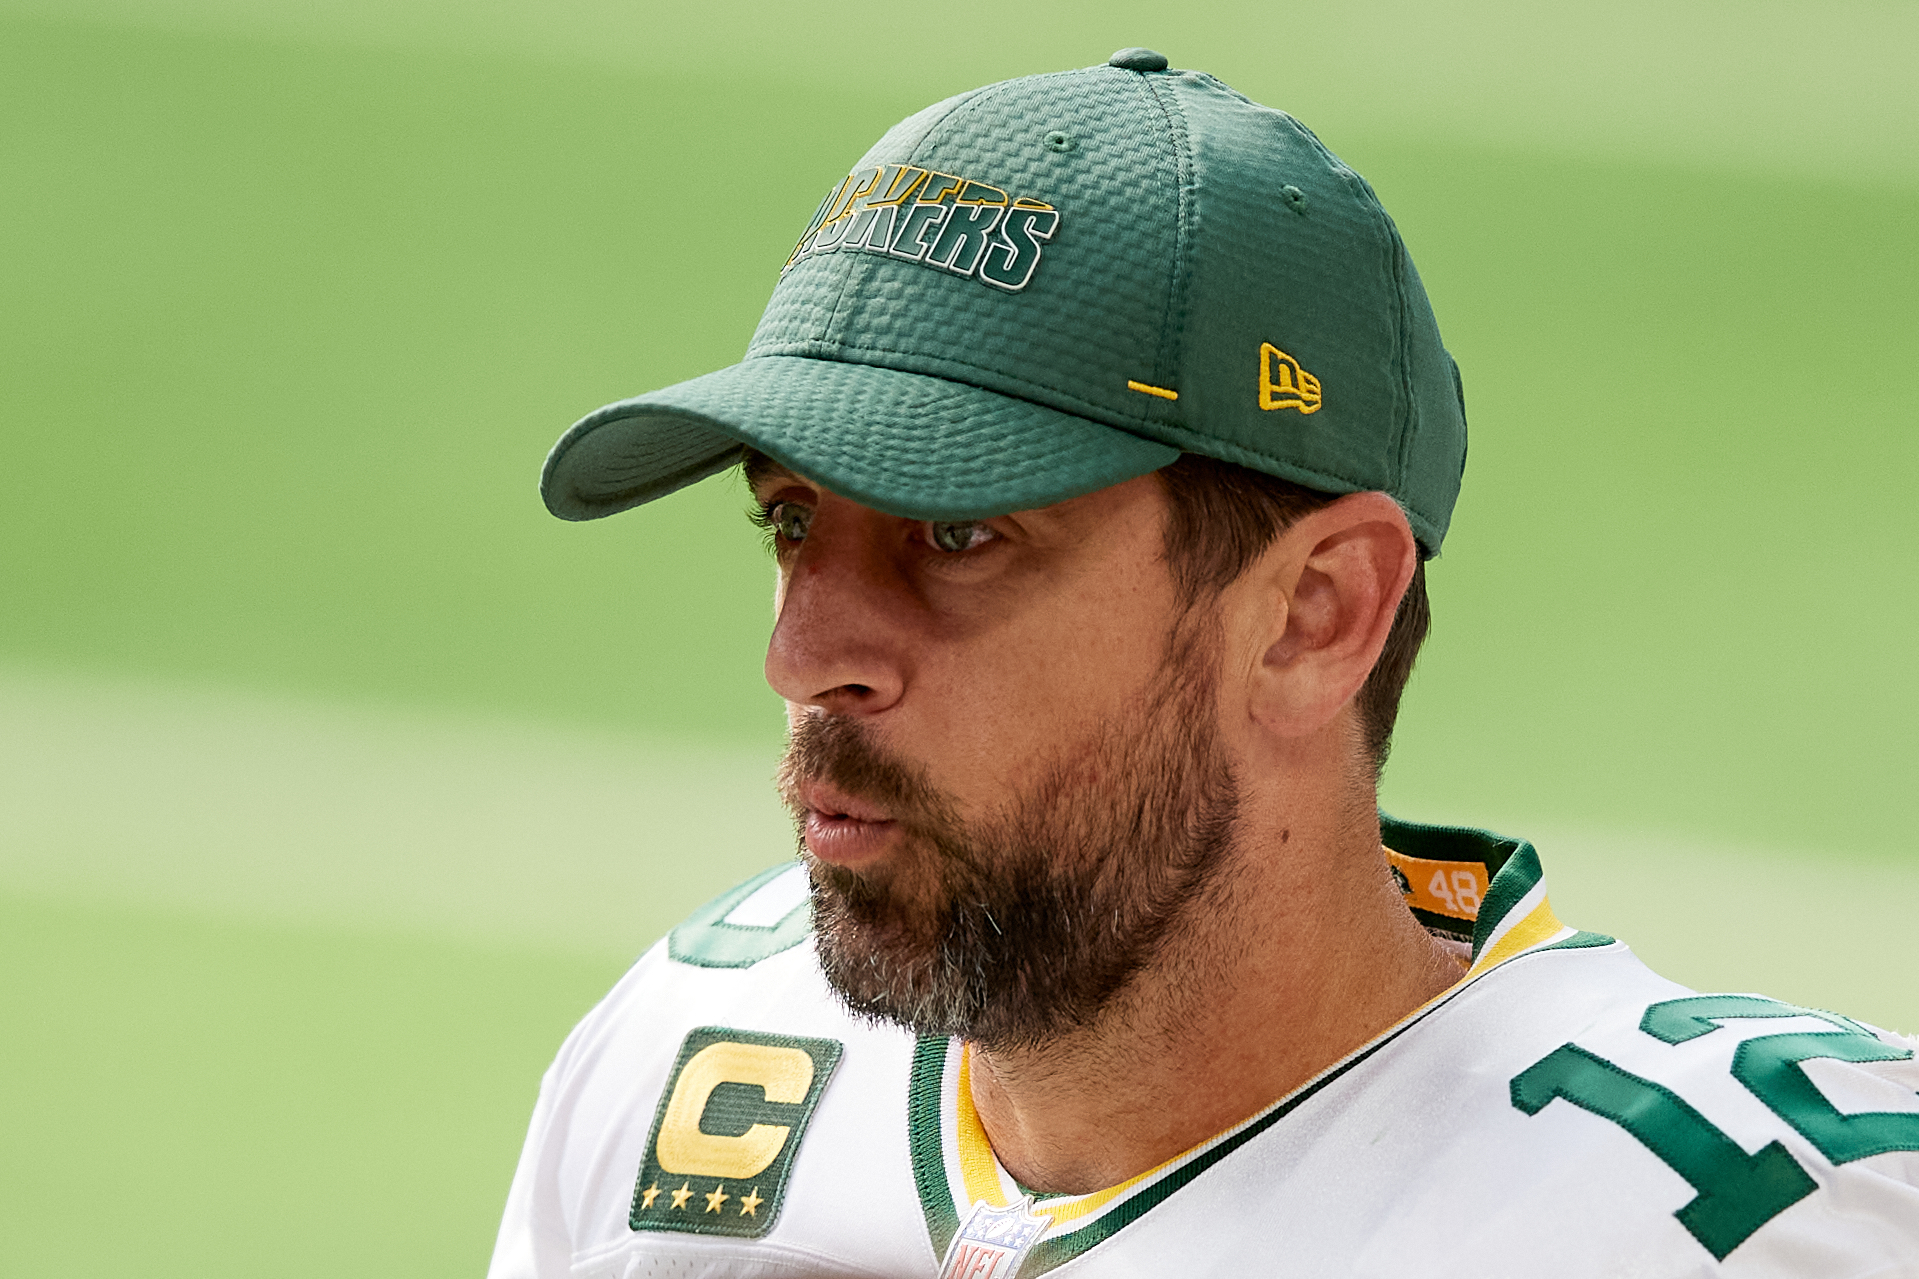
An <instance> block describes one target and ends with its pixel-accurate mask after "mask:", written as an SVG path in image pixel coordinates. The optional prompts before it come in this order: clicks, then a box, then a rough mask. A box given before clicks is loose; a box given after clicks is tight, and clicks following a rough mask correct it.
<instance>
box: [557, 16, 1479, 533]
mask: <svg viewBox="0 0 1919 1279" xmlns="http://www.w3.org/2000/svg"><path fill="white" fill-rule="evenodd" d="M742 445H747V446H750V447H752V448H754V449H757V450H759V451H761V452H763V453H765V454H767V455H768V456H769V457H772V458H774V459H775V460H777V461H779V462H781V463H783V464H784V465H786V466H787V467H789V468H791V469H792V470H793V471H795V472H797V473H799V474H802V475H805V476H807V477H809V478H810V479H813V480H815V481H817V482H819V483H821V484H824V485H825V486H826V487H828V488H830V489H832V490H833V491H835V492H837V493H840V494H842V495H844V496H846V497H849V498H852V499H853V500H855V501H858V502H861V503H863V504H865V505H868V506H871V507H874V508H876V509H878V510H882V511H886V512H889V513H891V514H895V515H902V516H909V517H912V518H916V519H937V520H965V519H976V518H981V517H984V516H990V515H1001V514H1005V513H1006V512H1009V511H1016V510H1027V509H1031V508H1034V507H1040V506H1047V505H1050V504H1052V503H1054V502H1059V501H1063V500H1065V499H1066V498H1069V497H1075V496H1078V495H1079V494H1082V493H1089V492H1092V491H1093V490H1095V489H1100V488H1104V487H1106V486H1108V485H1111V484H1117V483H1119V482H1120V481H1122V480H1126V479H1130V478H1132V477H1134V476H1137V475H1143V474H1145V473H1147V472H1149V471H1153V470H1157V469H1158V468H1160V467H1162V466H1165V465H1167V464H1168V463H1170V462H1172V461H1173V460H1174V459H1175V458H1177V457H1178V456H1179V454H1180V453H1182V452H1192V453H1202V454H1205V455H1207V456H1209V457H1214V458H1218V459H1220V460H1222V461H1227V462H1233V463H1237V464H1238V465H1241V466H1246V467H1250V468H1252V469H1254V470H1258V471H1264V472H1267V473H1269V474H1272V475H1277V476H1281V477H1283V478H1285V479H1288V480H1292V481H1294V482H1296V483H1299V484H1304V485H1307V486H1309V487H1311V488H1315V489H1321V490H1324V491H1328V492H1334V493H1350V492H1359V491H1362V490H1379V491H1383V492H1385V493H1388V494H1390V495H1391V496H1392V497H1393V498H1395V499H1396V500H1397V501H1398V502H1399V504H1400V506H1401V507H1402V508H1404V510H1405V512H1406V515H1407V519H1408V521H1409V522H1410V523H1411V525H1412V528H1413V532H1414V535H1415V536H1416V537H1417V538H1418V539H1419V541H1420V544H1421V546H1422V548H1423V550H1424V552H1425V553H1426V554H1428V555H1431V554H1435V553H1437V551H1438V550H1439V545H1440V542H1441V541H1442V540H1443V539H1444V537H1445V535H1446V526H1447V523H1448V522H1449V520H1450V519H1451V516H1452V509H1453V502H1454V500H1455V498H1457V496H1458V494H1459V482H1460V476H1461V473H1462V472H1463V470H1464V468H1465V462H1466V416H1465V407H1464V399H1463V393H1462V391H1461V388H1460V381H1459V372H1458V369H1457V367H1456V366H1455V365H1454V363H1453V361H1452V358H1451V357H1450V356H1449V355H1448V354H1447V352H1446V349H1445V347H1444V346H1442V345H1441V343H1440V338H1439V327H1438V325H1437V323H1436V322H1435V320H1434V319H1433V313H1432V308H1431V306H1430V305H1429V304H1428V302H1427V300H1426V293H1425V290H1424V288H1423V287H1422V286H1421V285H1420V282H1419V275H1418V273H1417V272H1416V271H1414V270H1413V264H1412V261H1411V259H1410V258H1409V257H1408V256H1407V253H1406V248H1405V245H1404V244H1403V243H1401V241H1400V238H1399V232H1398V230H1397V229H1396V228H1395V227H1394V226H1393V222H1392V219H1391V218H1389V217H1387V216H1386V212H1385V210H1384V209H1382V208H1381V207H1380V204H1379V201H1378V199H1377V197H1375V196H1374V194H1373V191H1372V188H1371V187H1369V186H1368V185H1367V184H1366V182H1365V180H1364V179H1362V178H1361V177H1360V176H1359V175H1358V174H1356V173H1354V172H1353V171H1352V170H1351V169H1349V168H1347V167H1346V166H1345V165H1344V164H1342V163H1340V161H1339V160H1338V159H1337V158H1336V157H1335V156H1334V155H1333V154H1332V153H1331V152H1330V151H1328V150H1327V149H1326V148H1325V147H1324V146H1323V145H1322V144H1321V143H1320V141H1319V139H1318V138H1316V137H1314V136H1313V134H1312V133H1311V132H1310V131H1309V130H1308V129H1307V128H1306V127H1305V126H1304V125H1302V124H1300V123H1299V122H1298V121H1297V120H1295V119H1293V118H1292V117H1291V116H1289V115H1287V114H1286V113H1284V112H1282V111H1275V110H1273V109H1271V108H1269V107H1263V106H1260V105H1259V104H1258V103H1255V102H1252V101H1251V100H1249V99H1247V98H1245V97H1243V96H1242V95H1240V94H1238V93H1235V92H1234V91H1233V90H1231V89H1229V88H1227V87H1226V86H1225V85H1224V84H1221V83H1220V82H1219V81H1218V80H1215V79H1214V78H1212V77H1211V76H1209V75H1206V74H1204V73H1201V72H1197V71H1176V70H1170V69H1168V67H1167V63H1166V59H1165V58H1164V57H1162V56H1161V55H1159V54H1157V53H1154V52H1152V51H1151V50H1148V49H1123V50H1121V51H1120V52H1118V53H1116V54H1114V55H1113V57H1112V59H1111V60H1110V61H1109V62H1107V63H1106V65H1104V66H1098V67H1089V68H1086V69H1083V70H1078V71H1065V72H1059V73H1055V74H1051V75H1037V76H1026V77H1023V78H1021V79H1017V80H1007V81H1003V82H1001V83H999V84H994V85H988V86H987V87H986V88H983V89H976V90H974V91H973V92H971V93H963V94H961V95H959V96H958V97H955V98H949V99H947V100H946V101H944V102H941V103H938V104H936V105H934V106H931V107H928V108H927V109H926V110H924V111H921V112H919V113H918V114H916V115H913V116H909V117H908V118H907V119H905V120H903V121H901V122H900V123H899V124H897V125H895V126H894V127H893V128H892V129H890V130H889V131H888V132H887V134H886V136H884V137H883V138H881V139H880V140H879V142H877V143H876V144H875V145H874V146H873V148H872V150H870V151H868V152H867V153H866V155H865V156H864V157H863V158H862V159H861V160H860V162H859V163H858V164H857V165H855V166H854V167H853V170H852V172H851V173H849V174H848V175H847V176H846V177H844V178H842V179H839V180H837V181H835V182H834V183H833V185H832V186H831V188H830V189H829V190H828V191H827V193H826V198H825V199H824V200H822V201H821V202H820V205H819V208H818V210H817V211H816V212H815V213H814V215H813V218H812V221H811V222H810V223H809V224H808V226H807V227H806V228H805V230H804V232H803V234H802V235H801V236H800V239H799V242H798V244H797V245H796V246H795V248H794V250H793V254H792V256H791V258H790V259H789V260H788V262H787V264H786V266H785V268H784V269H783V270H782V271H781V273H780V279H779V283H778V284H777V285H776V286H775V287H774V289H773V296H772V299H771V301H769V302H768V303H767V307H766V313H765V314H764V315H763V316H762V317H761V319H760V324H759V329H758V331H757V332H755V333H754V335H753V340H752V343H751V344H750V345H749V346H748V347H747V351H746V357H745V358H744V359H742V360H741V361H740V362H739V363H738V364H735V365H732V366H731V367H728V368H724V369H720V370H718V371H717V372H713V373H708V374H706V375H705V376H703V377H697V378H694V379H692V380H691V381H688V382H681V383H679V384H678V385H676V386H669V387H667V388H665V389H663V390H658V391H651V392H648V393H647V394H645V395H640V396H637V397H635V398H633V399H628V400H621V401H620V402H618V403H616V404H609V405H607V406H606V407H605V408H603V409H600V410H598V411H597V412H595V413H592V414H589V415H588V416H587V417H585V418H583V419H582V420H581V421H579V422H577V423H575V424H574V426H573V427H572V428H571V429H570V430H568V431H567V432H566V434H565V435H564V436H562V437H561V438H560V441H559V443H558V444H556V445H555V446H554V447H553V451H552V453H551V454H550V455H549V456H548V457H547V460H546V468H545V471H544V472H543V474H542V475H541V480H540V490H541V494H542V496H543V497H544V498H545V500H546V504H547V508H548V509H549V510H551V511H552V512H553V513H554V514H555V515H558V516H560V517H561V518H562V519H569V520H586V519H594V518H597V517H599V516H602V515H611V514H613V513H614V512H616V511H622V510H625V509H627V508H628V507H632V506H638V505H640V504H641V503H643V502H648V501H651V500H652V499H654V498H656V497H662V496H664V495H666V494H668V493H671V492H673V491H675V490H676V489H679V488H682V487H684V486H685V485H688V484H691V483H693V482H694V481H696V480H699V479H701V478H703V477H705V476H708V475H711V474H714V473H716V472H718V471H721V470H724V469H725V468H726V467H728V466H729V465H731V464H732V463H733V462H734V461H736V460H737V458H738V457H739V453H740V447H741V446H742Z"/></svg>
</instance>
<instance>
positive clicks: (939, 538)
mask: <svg viewBox="0 0 1919 1279" xmlns="http://www.w3.org/2000/svg"><path fill="white" fill-rule="evenodd" d="M998 536H999V534H997V533H995V532H994V531H993V530H992V529H990V528H988V527H986V525H984V524H982V523H980V522H979V521H978V520H962V521H959V522H957V523H942V522H940V521H938V520H934V521H930V522H928V524H927V525H926V540H927V541H929V542H931V543H932V544H933V545H934V546H936V547H938V548H939V549H940V550H942V551H946V552H948V553H949V554H951V553H957V552H959V551H970V550H972V549H973V548H974V547H976V546H984V545H986V543H988V542H990V541H992V540H993V539H994V538H996V537H998Z"/></svg>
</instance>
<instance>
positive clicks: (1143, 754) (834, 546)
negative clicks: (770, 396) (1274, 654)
mask: <svg viewBox="0 0 1919 1279" xmlns="http://www.w3.org/2000/svg"><path fill="white" fill-rule="evenodd" d="M754 489H755V495H756V497H757V498H758V499H759V501H760V504H761V505H762V507H763V508H764V510H765V511H766V514H767V516H768V523H769V524H770V528H771V535H772V538H773V544H774V549H775V553H776V555H777V557H778V559H779V564H780V591H779V599H778V612H779V619H778V622H777V624H776V626H775V629H774V633H773V638H772V642H771V645H770V647H769V650H768V654H767V677H768V680H769V682H771V683H772V685H773V686H774V688H775V689H777V690H778V691H779V692H780V693H781V695H782V696H784V697H785V698H786V700H787V706H788V715H789V727H790V731H791V745H790V748H789V751H788V755H787V759H786V762H785V764H784V766H783V768H782V777H781V781H782V789H783V791H784V793H785V795H786V798H787V801H788V803H789V804H790V805H791V806H792V808H793V810H794V813H795V816H796V818H797V819H798V820H799V822H800V826H801V836H802V842H803V845H804V850H805V854H806V856H807V860H808V862H809V865H810V867H811V870H812V874H813V880H814V888H815V897H814V912H815V922H816V933H817V937H818V944H819V949H820V954H821V958H822V962H823V965H824V967H825V970H826V973H827V976H828V977H829V979H830V980H831V981H832V982H833V984H834V985H835V987H836V988H837V989H839V991H840V992H841V994H842V995H843V996H844V997H845V998H846V999H847V1000H848V1002H849V1003H850V1004H851V1005H852V1006H853V1007H854V1008H855V1009H857V1010H860V1011H864V1012H868V1013H871V1014H873V1015H876V1016H881V1017H886V1018H889V1019H892V1020H895V1021H899V1022H902V1023H905V1024H907V1025H909V1026H911V1027H913V1028H914V1029H916V1030H919V1031H921V1032H922V1033H932V1034H958V1035H962V1036H964V1037H966V1038H968V1039H971V1040H973V1041H975V1042H979V1043H982V1044H985V1045H986V1046H989V1047H1011V1046H1016V1045H1031V1044H1036V1043H1039V1042H1043V1041H1044V1040H1046V1039H1049V1038H1051V1037H1052V1036H1054V1035H1056V1034H1058V1033H1061V1032H1063V1031H1066V1030H1070V1029H1074V1028H1077V1027H1081V1026H1085V1025H1088V1024H1090V1023H1091V1022H1092V1021H1094V1020H1095V1018H1096V1017H1097V1015H1098V1013H1099V1012H1100V1011H1101V1009H1103V1008H1104V1007H1106V1006H1107V1004H1108V1003H1109V1001H1110V1000H1111V999H1112V997H1113V996H1114V995H1115V994H1116V993H1117V992H1118V991H1119V990H1121V989H1123V988H1124V986H1125V985H1126V983H1127V981H1128V980H1129V979H1130V978H1131V977H1132V976H1133V975H1134V974H1135V973H1137V972H1138V971H1139V970H1140V969H1141V968H1142V967H1143V966H1145V965H1146V964H1148V963H1150V962H1151V961H1152V959H1153V957H1154V956H1155V955H1156V954H1157V953H1158V951H1159V949H1160V947H1161V946H1162V945H1163V943H1164V942H1165V941H1166V939H1167V938H1168V937H1169V936H1171V935H1173V934H1174V933H1175V932H1176V931H1177V930H1178V929H1179V927H1180V926H1181V924H1182V922H1183V921H1184V920H1185V919H1186V918H1187V917H1188V916H1189V915H1190V913H1191V911H1192V909H1193V906H1194V903H1195V902H1197V901H1198V899H1199V898H1200V897H1201V895H1202V894H1203V892H1204V890H1205V888H1206V887H1207V886H1208V885H1209V884H1210V883H1211V882H1212V881H1213V880H1214V878H1215V877H1216V876H1217V874H1218V872H1219V871H1220V870H1221V868H1222V867H1223V866H1224V864H1225V863H1226V862H1227V861H1228V860H1229V856H1230V851H1231V848H1232V840H1231V835H1232V825H1233V819H1234V815H1235V810H1236V794H1235V790H1234V786H1233V779H1232V770H1231V767H1230V763H1229V761H1228V759H1227V758H1226V755H1225V752H1224V750H1223V748H1222V745H1221V740H1220V733H1219V702H1218V697H1217V688H1218V679H1217V669H1216V668H1217V664H1218V649H1219V643H1218V635H1217V629H1216V626H1215V624H1214V620H1213V618H1212V616H1211V614H1210V612H1209V611H1208V610H1207V609H1206V607H1205V606H1202V607H1201V608H1199V609H1196V610H1193V611H1192V612H1190V613H1188V612H1186V611H1184V610H1182V609H1181V608H1180V606H1179V604H1178V601H1177V598H1176V595H1175V592H1174V589H1173V583H1172V580H1171V578H1170V576H1169V574H1168V572H1167V568H1166V564H1165V560H1164V554H1163V523H1164V514H1165V511H1164V497H1163V493H1162V490H1161V487H1160V485H1159V483H1158V481H1157V480H1156V479H1154V478H1153V477H1151V476H1147V477H1144V478H1141V479H1137V480H1133V481H1129V482H1127V483H1125V484H1121V485H1118V486H1115V487H1113V488H1109V489H1105V490H1102V491H1100V492H1097V493H1093V494H1089V495H1088V496H1086V497H1082V498H1076V499H1073V500H1071V501H1068V502H1063V503H1060V504H1059V505H1056V506H1052V507H1048V508H1045V509H1043V510H1038V511H1028V512H1018V513H1015V514H1012V515H1008V516H1005V517H1001V518H997V519H990V520H984V521H980V522H978V523H967V524H929V523H927V522H924V521H914V520H906V519H901V518H898V517H895V516H889V515H885V514H883V513H881V512H878V511H875V510H872V509H870V508H868V507H864V506H860V505H858V504H857V503H854V502H852V501H849V500H847V499H845V498H842V497H839V496H837V495H835V494H833V493H831V492H829V491H827V490H826V489H824V488H823V487H821V486H819V485H817V484H814V483H811V482H810V481H807V480H805V479H802V478H800V477H798V476H794V475H791V474H789V473H787V472H785V471H782V470H778V469H771V470H766V469H760V468H756V469H755V475H754Z"/></svg>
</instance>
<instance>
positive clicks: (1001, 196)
mask: <svg viewBox="0 0 1919 1279" xmlns="http://www.w3.org/2000/svg"><path fill="white" fill-rule="evenodd" d="M1058 230H1059V210H1058V209H1056V208H1054V207H1053V206H1052V205H1050V204H1046V203H1044V202H1043V201H1040V200H1029V199H1027V198H1025V197H1024V196H1020V197H1013V196H1009V195H1008V194H1007V193H1006V191H1004V190H1003V189H1001V188H1000V187H996V186H993V185H991V184H990V183H986V182H976V181H974V180H973V179H972V178H964V177H961V176H960V175H958V174H956V173H940V172H938V171H937V170H934V169H920V168H915V167H914V166H912V165H910V164H883V165H874V166H873V167H871V168H866V169H859V170H857V171H855V172H853V173H850V174H848V175H847V176H846V179H845V181H843V182H841V183H840V184H839V185H838V186H836V187H834V188H833V189H832V190H831V191H829V192H828V193H827V195H826V199H824V200H822V201H821V202H820V207H819V208H818V209H817V210H816V211H815V212H814V214H813V221H812V222H811V223H810V224H808V226H807V228H806V234H805V235H802V236H801V237H800V242H799V244H798V246H796V247H795V248H794V250H793V256H792V257H790V258H788V259H787V261H786V266H785V267H784V268H783V269H782V270H781V272H780V274H781V275H784V274H786V272H787V271H790V270H792V269H793V268H794V267H795V266H797V265H799V264H800V263H801V262H804V261H806V259H808V258H811V257H817V256H819V255H820V254H822V253H847V252H852V251H854V250H859V251H863V252H866V253H876V254H879V255H881V256H882V257H889V258H898V259H900V260H902V261H905V262H917V263H919V264H920V265H922V266H930V267H933V268H935V269H937V270H940V271H950V272H951V273H952V274H954V275H963V276H966V277H968V278H970V279H974V280H978V281H979V282H980V283H981V284H990V285H992V286H993V287H994V288H996V289H1005V290H1006V291H1007V292H1009V293H1017V292H1019V291H1020V290H1021V289H1023V288H1025V287H1026V286H1027V284H1028V283H1029V282H1030V281H1031V280H1032V278H1033V272H1034V271H1036V270H1038V269H1039V258H1040V252H1041V249H1042V248H1043V247H1044V246H1045V244H1046V242H1047V241H1049V240H1051V239H1052V238H1053V235H1054V234H1055V233H1056V232H1057V231H1058Z"/></svg>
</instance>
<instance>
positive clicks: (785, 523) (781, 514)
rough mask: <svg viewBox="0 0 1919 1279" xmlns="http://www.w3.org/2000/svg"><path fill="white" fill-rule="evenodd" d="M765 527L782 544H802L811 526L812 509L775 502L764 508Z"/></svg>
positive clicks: (795, 503) (793, 503) (791, 503)
mask: <svg viewBox="0 0 1919 1279" xmlns="http://www.w3.org/2000/svg"><path fill="white" fill-rule="evenodd" d="M766 526H767V527H768V528H769V529H772V530H773V535H774V536H775V537H777V538H779V539H780V540H781V541H783V542H804V541H805V540H806V531H807V529H809V528H811V527H812V526H813V508H812V507H810V506H801V505H800V504H799V503H798V502H775V503H773V505H771V506H769V507H767V508H766Z"/></svg>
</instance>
